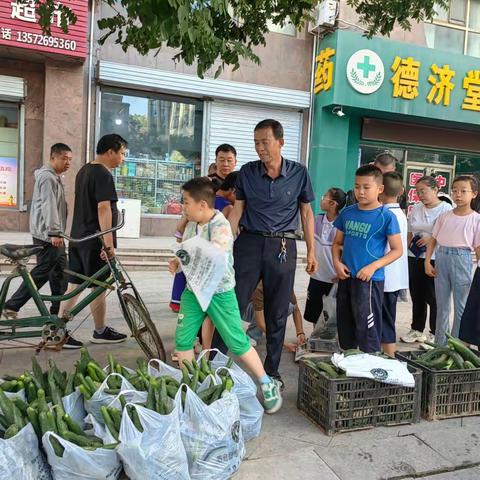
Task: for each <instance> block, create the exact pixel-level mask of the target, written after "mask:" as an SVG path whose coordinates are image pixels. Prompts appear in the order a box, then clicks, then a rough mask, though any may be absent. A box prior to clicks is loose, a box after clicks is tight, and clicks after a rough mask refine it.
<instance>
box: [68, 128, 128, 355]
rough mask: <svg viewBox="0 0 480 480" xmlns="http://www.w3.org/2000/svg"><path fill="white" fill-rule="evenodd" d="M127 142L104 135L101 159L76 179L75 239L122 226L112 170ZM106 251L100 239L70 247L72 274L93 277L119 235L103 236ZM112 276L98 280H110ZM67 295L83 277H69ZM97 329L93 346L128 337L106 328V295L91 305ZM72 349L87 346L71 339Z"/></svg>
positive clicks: (111, 253)
mask: <svg viewBox="0 0 480 480" xmlns="http://www.w3.org/2000/svg"><path fill="white" fill-rule="evenodd" d="M126 148H127V142H126V141H125V140H124V139H123V138H122V137H121V136H120V135H116V134H114V133H112V134H109V135H104V136H103V137H102V138H101V139H100V140H99V142H98V144H97V156H96V157H95V160H94V161H93V162H91V163H87V164H86V165H84V166H83V167H82V168H81V169H80V170H79V172H78V173H77V177H76V178H75V208H74V212H73V221H72V232H71V236H72V237H73V238H82V237H86V236H88V235H92V234H94V233H96V232H98V231H104V230H109V229H110V228H112V226H115V225H117V223H118V210H117V201H118V197H117V191H116V189H115V183H114V181H113V177H112V173H111V171H112V170H113V169H114V168H117V167H119V166H120V165H121V164H122V163H123V161H124V160H125V151H126ZM103 241H104V243H105V249H103V248H102V244H101V242H100V239H99V238H94V239H92V240H88V241H86V242H82V243H78V244H77V243H71V244H70V245H69V268H70V270H71V271H72V272H75V273H79V274H81V275H85V276H87V277H91V276H93V275H94V274H95V273H96V272H98V270H100V269H101V268H102V267H103V266H105V264H106V260H107V258H113V256H114V255H115V248H116V246H117V237H116V232H113V233H107V234H106V235H104V236H103ZM107 277H108V274H107V275H106V276H104V277H99V278H98V280H100V281H103V280H106V278H107ZM68 281H69V284H68V290H67V293H69V292H71V291H73V290H75V288H77V287H78V284H81V283H83V280H82V279H80V278H79V277H76V276H74V275H71V276H70V277H69V280H68ZM93 288H95V286H94V287H93ZM78 297H79V295H76V296H74V297H73V298H71V299H70V300H66V301H64V302H62V305H61V308H60V316H61V317H68V315H69V311H70V310H71V309H72V308H73V306H74V305H75V303H76V302H77V299H78ZM90 308H91V311H92V315H93V320H94V323H95V330H94V332H93V336H92V339H91V341H92V342H93V343H119V342H124V341H125V339H126V338H127V336H126V335H124V334H123V333H119V332H117V331H116V330H115V329H113V328H112V327H109V326H106V325H105V317H106V314H107V305H106V301H105V293H102V294H101V295H100V296H99V297H97V298H96V299H95V300H94V301H93V302H92V303H91V305H90ZM68 344H69V345H70V348H80V347H81V346H82V345H83V344H82V342H79V341H78V340H75V339H73V338H72V337H69V339H68Z"/></svg>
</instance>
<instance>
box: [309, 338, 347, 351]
mask: <svg viewBox="0 0 480 480" xmlns="http://www.w3.org/2000/svg"><path fill="white" fill-rule="evenodd" d="M308 349H309V350H310V351H311V352H332V353H333V352H339V351H340V345H339V344H338V339H337V338H336V337H335V338H334V339H332V340H325V339H323V338H312V337H310V338H309V339H308Z"/></svg>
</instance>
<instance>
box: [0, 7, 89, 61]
mask: <svg viewBox="0 0 480 480" xmlns="http://www.w3.org/2000/svg"><path fill="white" fill-rule="evenodd" d="M61 3H62V4H63V5H65V6H67V7H69V8H70V9H71V10H73V12H75V15H76V16H77V22H76V23H75V25H69V27H68V33H64V32H63V31H62V29H61V28H60V12H59V10H58V8H56V9H55V11H54V13H53V16H52V26H51V35H45V34H44V33H43V32H42V29H41V27H40V24H39V17H38V15H37V14H36V13H35V2H33V1H32V2H20V1H14V0H2V1H0V45H7V46H10V47H20V48H26V49H28V50H35V51H41V52H47V53H56V54H60V55H67V56H69V57H77V58H82V59H84V58H85V57H86V56H87V25H88V0H63V1H62V2H61ZM57 5H58V4H57Z"/></svg>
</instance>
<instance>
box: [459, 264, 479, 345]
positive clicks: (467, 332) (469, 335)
mask: <svg viewBox="0 0 480 480" xmlns="http://www.w3.org/2000/svg"><path fill="white" fill-rule="evenodd" d="M458 336H459V338H460V340H463V341H464V342H467V343H471V344H472V345H476V346H477V347H478V346H479V345H480V267H477V268H476V270H475V275H474V277H473V282H472V286H471V287H470V293H469V294H468V299H467V304H466V305H465V310H464V312H463V316H462V322H461V323H460V334H459V335H458Z"/></svg>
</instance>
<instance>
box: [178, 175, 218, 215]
mask: <svg viewBox="0 0 480 480" xmlns="http://www.w3.org/2000/svg"><path fill="white" fill-rule="evenodd" d="M182 190H183V191H184V192H188V193H189V195H190V196H191V197H192V198H193V199H194V200H195V201H196V202H200V201H201V200H205V201H206V202H207V205H208V206H209V207H210V208H213V207H214V206H215V186H214V185H213V183H212V181H211V180H210V179H209V178H207V177H198V178H192V179H191V180H189V181H188V182H187V183H184V184H183V185H182Z"/></svg>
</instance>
